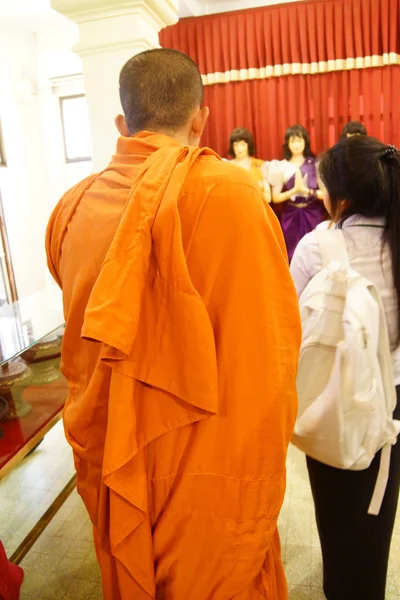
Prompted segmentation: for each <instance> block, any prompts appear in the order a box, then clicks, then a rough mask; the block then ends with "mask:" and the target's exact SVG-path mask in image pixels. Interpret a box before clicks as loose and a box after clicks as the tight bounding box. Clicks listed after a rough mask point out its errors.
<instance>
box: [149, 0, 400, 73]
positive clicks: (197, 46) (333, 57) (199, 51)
mask: <svg viewBox="0 0 400 600" xmlns="http://www.w3.org/2000/svg"><path fill="white" fill-rule="evenodd" d="M160 44H161V46H163V47H164V48H175V49H178V50H181V51H182V52H185V53H186V54H188V55H189V56H191V57H192V58H193V60H195V61H196V63H197V64H198V65H199V68H200V71H201V73H202V74H204V75H206V74H208V73H217V72H218V73H224V72H226V71H230V70H240V69H249V68H263V67H265V66H267V65H272V66H274V65H293V64H294V63H297V64H299V63H300V64H306V65H310V69H312V70H311V71H310V72H313V73H314V72H315V71H316V70H317V71H318V69H319V68H320V67H319V63H320V62H324V63H325V62H326V63H327V62H328V61H337V60H345V59H356V58H357V57H361V58H363V57H373V56H376V57H384V56H386V57H387V60H388V59H389V58H388V57H389V55H390V54H391V53H393V54H400V3H399V0H308V1H306V2H292V3H289V4H284V5H274V6H265V7H262V8H255V9H251V10H241V11H235V12H230V13H222V14H217V15H208V16H206V17H194V18H189V19H181V20H180V21H179V23H177V24H176V25H172V26H171V27H167V28H166V29H164V30H163V31H161V32H160ZM328 66H329V65H328ZM323 68H324V67H323ZM330 68H333V65H331V67H330Z"/></svg>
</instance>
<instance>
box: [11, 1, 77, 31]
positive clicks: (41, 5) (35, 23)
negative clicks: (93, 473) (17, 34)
mask: <svg viewBox="0 0 400 600" xmlns="http://www.w3.org/2000/svg"><path fill="white" fill-rule="evenodd" d="M70 27H71V23H70V22H69V21H67V19H66V18H65V17H63V16H62V15H60V14H59V13H58V12H56V11H55V10H53V9H52V8H51V7H50V0H12V1H10V0H0V30H1V31H6V32H10V30H11V31H15V30H18V31H21V32H30V33H31V32H35V33H41V32H48V31H53V30H65V29H68V28H70Z"/></svg>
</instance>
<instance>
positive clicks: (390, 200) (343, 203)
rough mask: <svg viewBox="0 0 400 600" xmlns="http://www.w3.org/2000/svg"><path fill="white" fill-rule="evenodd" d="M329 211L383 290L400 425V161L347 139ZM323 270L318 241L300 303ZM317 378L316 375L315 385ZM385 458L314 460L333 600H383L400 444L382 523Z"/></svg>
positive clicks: (330, 167) (366, 273)
mask: <svg viewBox="0 0 400 600" xmlns="http://www.w3.org/2000/svg"><path fill="white" fill-rule="evenodd" d="M319 173H320V177H321V180H322V183H323V185H324V188H325V189H324V190H323V193H324V204H325V207H326V209H327V210H328V212H329V214H330V216H331V218H332V221H333V222H334V224H335V226H336V227H337V228H341V229H342V230H343V235H344V238H345V242H346V247H347V252H348V255H349V260H350V266H351V267H352V268H353V269H354V270H355V271H357V272H358V273H359V274H360V275H361V276H362V277H364V278H365V279H368V280H369V281H371V282H372V283H373V284H375V286H376V288H377V289H378V290H379V292H380V295H381V298H382V302H383V306H384V310H385V315H386V322H387V327H388V333H389V340H390V345H391V352H392V363H393V374H394V382H395V385H396V392H397V408H396V410H395V413H394V418H395V419H400V323H399V320H400V153H399V151H398V150H397V149H396V148H395V147H394V146H385V145H384V144H382V143H381V142H380V141H378V140H376V139H374V138H371V137H367V136H354V137H351V138H349V139H344V140H342V141H341V142H339V144H337V145H336V146H334V148H332V149H331V150H329V151H328V152H326V154H324V155H323V157H322V159H321V161H320V163H319ZM321 270H322V257H321V252H320V249H319V246H318V241H317V234H316V233H315V232H312V233H310V234H308V235H307V236H305V237H304V238H303V239H302V240H301V242H300V243H299V245H298V247H297V249H296V252H295V254H294V256H293V260H292V264H291V272H292V276H293V279H294V281H295V285H296V288H297V292H298V294H299V296H300V295H301V293H302V292H303V290H304V289H305V287H306V286H307V284H308V282H309V281H310V280H311V279H312V278H313V277H314V276H315V275H316V274H317V273H319V272H320V271H321ZM312 376H313V374H312V373H310V377H312ZM380 454H381V452H378V453H377V454H376V455H375V458H374V460H373V462H372V463H371V465H370V467H369V468H368V469H366V470H364V471H345V470H340V469H336V468H333V467H330V466H328V465H325V464H322V463H320V462H318V461H316V460H314V459H312V458H310V457H307V466H308V472H309V477H310V482H311V488H312V493H313V498H314V504H315V511H316V518H317V526H318V532H319V536H320V541H321V546H322V555H323V569H324V573H323V577H324V592H325V595H326V597H327V598H328V600H384V599H385V587H386V578H387V568H388V559H389V551H390V544H391V539H392V533H393V527H394V522H395V518H396V510H397V504H398V498H399V487H400V442H399V441H397V444H396V445H395V446H393V448H392V452H391V462H390V472H389V479H388V484H387V488H386V493H385V496H384V500H383V504H382V507H381V510H380V513H379V515H378V516H373V515H370V514H368V506H369V503H370V501H371V497H372V493H373V490H374V487H375V484H376V480H377V474H378V470H379V465H380Z"/></svg>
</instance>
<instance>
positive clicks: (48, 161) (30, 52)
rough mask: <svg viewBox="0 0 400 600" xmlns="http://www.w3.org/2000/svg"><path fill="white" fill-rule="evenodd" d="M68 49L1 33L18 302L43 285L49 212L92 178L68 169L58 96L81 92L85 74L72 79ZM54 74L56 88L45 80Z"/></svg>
mask: <svg viewBox="0 0 400 600" xmlns="http://www.w3.org/2000/svg"><path fill="white" fill-rule="evenodd" d="M71 43H72V42H71V41H70V40H69V39H67V38H65V37H64V38H62V36H61V37H59V38H58V39H55V38H54V35H53V36H51V35H50V38H49V36H48V35H47V34H44V35H43V36H42V34H40V35H39V36H36V35H35V34H28V33H20V34H16V33H12V34H11V33H10V34H6V33H1V32H0V120H1V124H2V130H3V140H4V146H5V155H6V160H7V167H1V168H0V189H1V193H2V198H3V207H4V214H5V221H6V227H7V232H8V237H9V242H10V250H11V256H12V261H13V266H14V271H15V278H16V283H17V288H18V294H19V296H20V297H24V296H26V295H29V294H32V293H34V292H36V291H37V290H40V289H43V288H44V287H45V286H47V285H48V283H49V276H48V273H47V266H46V259H45V251H44V239H45V229H46V225H47V222H48V218H49V216H50V213H51V210H52V209H53V207H54V206H55V204H56V203H57V201H58V200H59V198H60V197H61V196H62V194H63V193H64V192H65V191H66V190H67V189H68V188H69V187H71V186H72V185H74V184H75V183H76V182H77V181H79V180H80V179H82V178H83V177H85V176H86V175H87V174H88V173H90V172H91V163H90V162H83V163H71V164H66V161H65V155H64V145H63V133H62V125H61V115H60V104H59V96H60V95H70V94H75V93H83V92H84V86H83V79H82V76H81V77H80V78H79V77H75V78H72V80H71V79H70V77H69V76H70V74H71V73H73V72H75V73H76V72H77V71H78V73H79V70H80V71H81V63H80V60H79V59H78V58H77V57H76V55H74V54H73V53H72V52H71V51H70V47H71ZM52 47H53V48H54V53H53V54H52V50H51V48H52ZM56 76H58V78H57V79H56V82H55V81H54V79H53V80H49V77H52V78H54V77H56ZM60 76H64V80H63V81H61V82H60ZM65 76H66V78H65Z"/></svg>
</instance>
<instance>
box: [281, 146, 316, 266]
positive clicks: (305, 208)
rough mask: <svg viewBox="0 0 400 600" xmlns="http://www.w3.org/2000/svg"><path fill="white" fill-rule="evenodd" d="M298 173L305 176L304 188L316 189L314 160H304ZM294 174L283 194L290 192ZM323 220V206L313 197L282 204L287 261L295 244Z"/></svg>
mask: <svg viewBox="0 0 400 600" xmlns="http://www.w3.org/2000/svg"><path fill="white" fill-rule="evenodd" d="M300 171H301V173H302V175H303V179H304V177H305V176H306V175H307V185H306V187H308V188H310V189H311V190H317V189H318V183H317V170H316V163H315V158H306V160H305V161H304V163H303V165H302V166H301V168H300ZM295 176H296V174H295V173H294V174H293V175H292V176H291V177H290V179H288V180H287V181H286V182H285V185H284V187H283V190H282V191H283V192H286V191H288V190H291V189H292V188H293V187H294V182H295ZM324 218H325V211H324V205H323V203H322V202H321V200H318V198H316V197H315V196H308V197H305V196H295V197H292V198H291V199H290V200H288V201H287V202H284V203H283V204H282V212H281V226H282V231H283V235H284V237H285V242H286V248H287V251H288V255H289V261H291V260H292V256H293V254H294V251H295V249H296V246H297V244H298V243H299V241H300V240H301V238H302V237H304V236H305V235H306V234H307V233H309V232H310V231H313V230H314V229H315V228H316V226H317V225H319V223H321V221H323V220H324Z"/></svg>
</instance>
